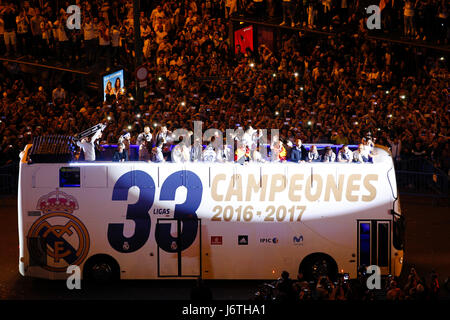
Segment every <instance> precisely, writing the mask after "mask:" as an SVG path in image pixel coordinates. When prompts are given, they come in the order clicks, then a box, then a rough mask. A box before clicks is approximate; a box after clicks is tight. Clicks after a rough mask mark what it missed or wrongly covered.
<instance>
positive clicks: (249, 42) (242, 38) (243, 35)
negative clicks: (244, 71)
mask: <svg viewBox="0 0 450 320" xmlns="http://www.w3.org/2000/svg"><path fill="white" fill-rule="evenodd" d="M238 46H240V47H241V52H242V53H245V49H247V48H250V50H252V51H253V26H249V27H245V28H243V29H239V30H236V31H235V32H234V52H235V53H237V52H238V50H239V49H238Z"/></svg>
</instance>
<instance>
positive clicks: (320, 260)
mask: <svg viewBox="0 0 450 320" xmlns="http://www.w3.org/2000/svg"><path fill="white" fill-rule="evenodd" d="M298 272H299V273H302V274H303V276H304V278H305V279H306V280H307V281H318V280H319V279H320V277H321V276H328V277H329V278H330V280H332V281H334V280H336V278H337V275H338V268H337V263H336V261H334V259H333V258H332V257H330V256H329V255H328V254H325V253H313V254H310V255H309V256H306V257H305V258H304V259H303V260H302V262H301V263H300V266H299V268H298Z"/></svg>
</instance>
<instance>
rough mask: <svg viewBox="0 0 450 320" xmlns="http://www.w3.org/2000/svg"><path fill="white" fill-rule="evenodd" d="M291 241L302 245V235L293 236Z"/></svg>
mask: <svg viewBox="0 0 450 320" xmlns="http://www.w3.org/2000/svg"><path fill="white" fill-rule="evenodd" d="M292 242H294V244H296V245H303V236H302V235H300V236H299V237H296V236H294V238H293V239H292Z"/></svg>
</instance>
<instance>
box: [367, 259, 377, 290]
mask: <svg viewBox="0 0 450 320" xmlns="http://www.w3.org/2000/svg"><path fill="white" fill-rule="evenodd" d="M366 274H367V275H370V276H369V277H368V278H367V281H366V285H367V289H369V290H373V289H378V290H379V289H381V271H380V267H378V266H376V265H371V266H368V267H367V270H366Z"/></svg>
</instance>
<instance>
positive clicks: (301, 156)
mask: <svg viewBox="0 0 450 320" xmlns="http://www.w3.org/2000/svg"><path fill="white" fill-rule="evenodd" d="M296 142H297V143H296V145H295V147H293V148H292V150H291V161H292V162H297V163H299V162H305V161H306V160H307V157H308V151H306V148H305V147H304V146H303V145H302V140H301V139H297V141H296Z"/></svg>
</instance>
